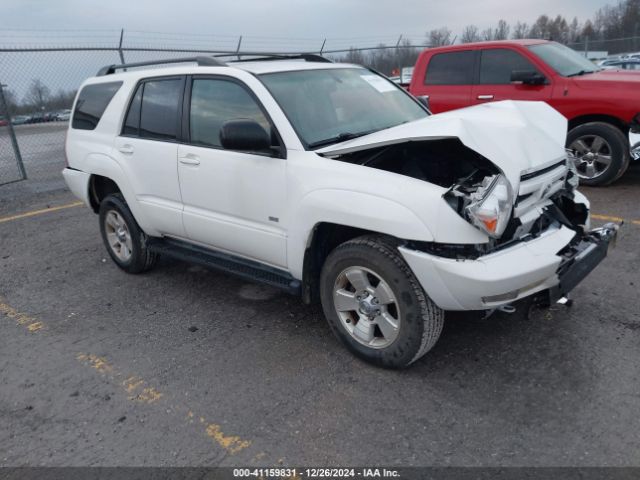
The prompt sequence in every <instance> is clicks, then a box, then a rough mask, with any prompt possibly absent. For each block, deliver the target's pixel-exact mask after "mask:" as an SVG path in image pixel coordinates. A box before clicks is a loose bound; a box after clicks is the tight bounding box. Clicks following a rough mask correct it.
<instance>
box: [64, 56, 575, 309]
mask: <svg viewBox="0 0 640 480" xmlns="http://www.w3.org/2000/svg"><path fill="white" fill-rule="evenodd" d="M292 65H293V66H292ZM239 67H241V68H242V69H241V68H232V67H171V68H163V69H162V70H161V72H160V73H157V75H160V74H161V75H167V76H168V75H187V74H196V73H197V74H199V75H202V74H216V75H227V76H230V77H234V78H236V79H238V80H241V81H242V82H244V83H245V84H246V86H247V87H248V88H250V89H251V90H252V91H253V93H254V94H255V96H256V97H257V98H258V99H259V101H260V102H261V103H262V105H263V106H264V108H265V109H266V110H267V111H268V113H269V116H270V117H271V119H272V121H273V123H274V125H275V127H276V129H277V130H278V132H279V134H280V137H281V138H282V140H283V142H284V144H285V147H286V152H287V158H286V159H280V158H269V157H265V156H260V155H252V154H247V153H241V152H229V151H225V150H222V149H211V148H204V147H196V146H191V145H182V144H177V143H167V142H160V141H153V140H142V139H133V138H130V137H122V136H120V135H119V132H120V130H121V125H122V122H123V118H124V115H125V112H126V109H127V105H128V101H129V98H130V97H131V95H132V92H133V90H134V88H135V86H136V84H137V82H138V81H139V80H140V79H141V78H145V77H149V76H152V74H151V73H150V72H149V71H143V72H141V71H130V72H125V73H122V74H117V75H109V76H108V77H107V78H105V77H98V78H93V79H90V80H88V81H87V82H85V84H90V83H96V82H104V81H116V80H117V81H122V82H123V86H122V87H121V88H120V90H119V91H118V92H117V93H116V95H115V97H114V98H113V100H112V101H111V103H110V104H109V106H108V107H107V109H106V111H105V112H104V115H103V117H102V119H101V121H100V123H99V124H98V127H97V128H96V129H95V130H93V131H83V130H74V129H73V128H70V130H69V135H68V140H67V156H68V160H69V165H70V167H71V168H72V169H74V170H69V169H66V170H65V173H64V175H65V179H66V180H67V183H68V185H69V187H70V188H71V190H72V191H73V193H74V194H75V195H76V196H78V197H79V198H81V199H82V200H83V201H84V202H85V203H88V197H87V192H88V185H89V176H90V174H95V175H102V176H105V177H108V178H110V179H112V180H113V181H114V182H116V184H117V185H118V186H119V188H120V190H121V191H122V194H123V196H124V197H125V200H126V201H127V203H128V205H129V207H130V208H131V211H132V213H133V214H134V216H135V218H136V220H137V221H138V223H139V225H140V226H141V228H142V229H143V230H144V231H145V232H146V233H147V234H148V235H150V236H162V235H167V236H173V237H178V238H182V239H187V240H191V241H193V242H194V243H198V244H200V245H206V246H210V247H212V248H215V249H220V250H224V251H227V252H231V253H235V254H238V255H239V256H242V257H246V258H251V259H254V260H257V261H260V262H263V263H265V264H269V265H272V266H276V267H279V268H282V269H284V270H286V271H288V272H290V273H291V274H292V275H293V277H294V278H296V279H302V276H303V273H304V272H303V262H304V255H305V250H306V248H307V247H308V245H309V241H310V238H311V236H312V234H313V231H314V228H315V227H316V226H317V225H318V224H320V223H323V222H328V223H334V224H339V225H345V226H350V227H356V228H361V229H364V230H368V231H372V232H378V233H383V234H387V235H391V236H393V237H396V238H399V239H404V240H413V241H423V242H439V243H452V244H484V243H487V242H488V241H489V238H488V236H487V235H486V234H485V233H483V232H482V231H480V230H479V229H478V228H476V227H474V226H472V225H471V224H470V223H469V222H467V221H466V220H465V219H463V218H462V217H461V216H460V215H458V214H457V213H456V212H455V211H454V210H453V209H452V208H451V207H450V206H449V205H448V204H447V203H446V202H445V201H444V200H443V198H442V196H443V194H444V193H445V192H446V191H447V189H445V188H442V187H439V186H437V185H434V184H431V183H428V182H425V181H421V180H417V179H414V178H410V177H407V176H403V175H400V174H395V173H390V172H387V171H383V170H379V169H374V168H369V167H364V166H361V165H357V164H351V163H347V162H342V161H338V160H332V159H331V158H325V157H327V156H328V157H331V156H335V155H338V154H342V153H347V152H352V151H356V150H361V149H365V148H373V147H376V146H382V145H389V144H393V143H399V142H403V141H416V140H430V139H438V138H459V139H460V140H461V141H462V142H463V143H464V144H465V145H466V146H467V147H468V148H470V149H472V150H475V151H476V152H478V153H480V154H481V155H483V156H484V157H486V158H487V159H489V160H490V161H491V162H493V163H494V164H495V165H496V166H498V167H499V168H500V169H501V170H502V171H503V172H504V174H505V176H506V177H507V178H508V179H509V181H510V182H511V184H512V186H513V189H514V191H515V192H517V191H518V189H519V184H520V177H521V175H522V174H523V173H527V172H530V171H532V170H537V169H540V168H543V167H544V166H545V165H551V164H553V163H554V162H558V161H559V160H560V159H562V158H564V155H565V151H564V148H563V147H564V137H565V134H566V120H565V119H564V118H563V117H562V116H561V115H559V114H558V113H557V112H555V111H554V110H553V109H551V108H550V107H548V106H547V105H546V104H544V103H533V102H526V103H525V102H497V103H490V104H485V105H481V106H477V107H471V108H467V109H463V110H459V111H454V112H450V113H445V114H440V115H434V116H432V117H429V118H426V119H424V120H419V121H415V122H411V123H407V124H404V125H400V126H398V127H394V128H390V129H387V130H383V131H379V132H377V133H374V134H371V135H367V136H364V137H361V138H358V139H355V140H350V141H346V142H342V143H340V144H337V145H332V146H330V147H327V148H324V149H321V150H319V151H318V153H321V154H323V155H324V156H321V155H319V154H318V153H317V152H314V151H306V150H305V149H304V148H303V145H302V143H301V141H300V140H299V138H298V137H297V135H296V133H295V131H294V129H293V128H292V126H291V125H290V124H289V122H288V120H287V118H286V116H285V114H284V113H283V111H282V110H281V109H280V107H279V106H278V104H277V103H276V102H275V100H274V99H273V98H272V97H271V95H270V94H269V92H268V91H267V90H266V89H265V88H264V86H263V85H262V83H261V82H260V81H259V80H258V79H257V78H255V76H254V75H252V74H251V73H249V72H247V71H245V70H249V71H251V72H254V73H261V72H264V71H276V70H292V69H312V68H345V67H347V66H345V65H336V64H333V65H332V64H314V63H303V62H285V61H283V62H256V63H255V64H245V65H240V66H239ZM348 67H352V66H348ZM128 147H131V148H128ZM121 150H133V153H122V151H121ZM189 157H191V158H192V159H193V158H196V159H197V161H198V162H199V163H198V162H185V163H183V162H182V161H181V159H184V158H189ZM76 170H77V171H78V172H77V173H75V171H76ZM532 188H533V187H532ZM579 198H580V199H581V200H580V201H582V199H583V198H584V197H582V196H580V197H579ZM584 202H586V200H585V201H584ZM584 202H583V203H584ZM573 233H574V232H573V231H571V230H569V229H567V228H562V229H560V230H556V231H553V232H549V233H548V234H547V235H545V236H543V237H540V238H539V239H537V240H536V242H535V244H534V243H533V242H530V244H526V245H523V244H519V245H517V246H514V247H510V248H506V249H504V250H502V251H501V252H499V253H496V254H493V255H489V256H487V257H482V258H480V259H478V260H475V261H462V262H460V261H455V260H449V259H445V258H441V257H435V256H433V255H429V254H426V253H422V252H418V251H415V250H411V249H408V248H402V249H401V252H402V255H403V256H404V258H405V259H406V261H407V263H408V264H409V266H410V267H411V268H412V270H413V271H414V273H415V274H416V276H417V278H418V279H419V280H420V283H421V284H422V286H423V288H424V289H425V291H426V292H427V294H428V295H429V296H430V297H431V298H433V299H434V301H435V302H436V303H437V304H438V305H439V306H441V307H442V308H446V309H456V310H457V309H477V308H489V307H493V306H495V304H486V303H483V302H482V297H483V296H492V295H499V294H504V293H506V292H507V291H510V290H513V289H517V288H522V287H526V286H527V285H529V286H530V285H532V284H534V283H535V286H534V287H531V288H529V289H528V290H523V292H522V294H519V296H523V295H526V294H530V293H532V292H533V291H536V289H542V288H548V287H549V286H552V285H553V284H554V281H557V279H555V273H554V272H555V268H556V267H557V265H558V263H559V261H560V260H559V257H557V256H556V253H557V252H558V250H560V249H561V248H562V247H563V246H564V245H566V244H567V243H568V242H569V240H570V238H571V236H572V235H573ZM505 289H507V290H505ZM498 303H500V302H498ZM502 303H508V302H506V301H505V302H502Z"/></svg>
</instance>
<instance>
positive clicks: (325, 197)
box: [287, 189, 433, 279]
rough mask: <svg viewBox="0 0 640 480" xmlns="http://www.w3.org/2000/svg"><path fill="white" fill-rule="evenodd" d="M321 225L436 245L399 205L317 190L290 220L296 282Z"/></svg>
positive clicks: (367, 196)
mask: <svg viewBox="0 0 640 480" xmlns="http://www.w3.org/2000/svg"><path fill="white" fill-rule="evenodd" d="M322 222H327V223H335V224H338V225H345V226H349V227H354V228H361V229H364V230H370V231H373V232H377V233H384V234H386V235H391V236H393V237H397V238H402V239H407V240H421V241H425V242H431V241H433V235H432V233H431V231H430V230H429V229H428V228H427V226H426V225H425V224H424V222H422V221H421V220H420V218H419V217H418V216H417V215H416V214H415V213H414V212H413V211H412V210H411V209H409V208H408V207H406V206H404V205H402V204H400V203H397V202H395V201H393V200H389V199H387V198H382V197H378V196H375V195H371V194H368V193H362V192H353V191H349V190H339V189H322V190H315V191H313V192H310V193H308V194H307V195H305V196H304V197H303V198H302V200H301V201H300V202H299V203H298V205H297V208H296V211H295V214H294V215H293V217H292V218H291V225H292V228H291V230H290V231H289V240H288V243H287V257H288V264H289V269H290V271H291V274H292V275H293V276H294V277H295V278H298V279H300V278H302V271H303V260H304V253H305V250H306V248H307V245H308V242H309V239H310V238H311V234H312V232H313V229H314V227H315V226H316V225H317V224H319V223H322Z"/></svg>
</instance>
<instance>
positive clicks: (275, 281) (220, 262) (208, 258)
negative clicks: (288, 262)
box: [148, 238, 302, 295]
mask: <svg viewBox="0 0 640 480" xmlns="http://www.w3.org/2000/svg"><path fill="white" fill-rule="evenodd" d="M148 246H149V249H150V250H151V251H152V252H155V253H158V254H160V255H166V256H168V257H173V258H176V259H178V260H184V261H186V262H189V263H196V264H198V265H202V266H203V267H207V268H212V269H214V270H220V271H222V272H226V273H231V274H234V275H236V276H238V277H242V278H245V279H247V280H251V281H254V282H259V283H264V284H266V285H271V286H272V287H276V288H281V289H283V290H285V291H286V292H287V293H290V294H291V295H300V294H301V292H302V290H301V282H300V280H296V279H295V278H293V277H292V276H291V274H290V273H288V272H285V271H283V270H279V269H277V268H274V267H270V266H268V265H263V264H261V263H258V262H254V261H252V260H247V259H246V258H240V257H237V256H235V255H231V254H228V253H223V252H219V251H216V250H210V249H208V248H204V247H200V246H198V245H193V244H191V243H187V242H183V241H180V240H175V239H170V238H151V239H149V243H148Z"/></svg>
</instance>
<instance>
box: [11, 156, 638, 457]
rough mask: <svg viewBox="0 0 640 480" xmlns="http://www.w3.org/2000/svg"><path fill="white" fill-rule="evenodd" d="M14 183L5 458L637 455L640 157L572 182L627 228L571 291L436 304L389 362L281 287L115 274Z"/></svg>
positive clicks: (61, 212)
mask: <svg viewBox="0 0 640 480" xmlns="http://www.w3.org/2000/svg"><path fill="white" fill-rule="evenodd" d="M16 185H20V184H16ZM22 185H23V186H24V187H23V189H22V190H19V189H18V187H14V189H13V190H5V188H6V187H8V186H6V187H0V200H1V201H0V246H1V248H0V465H1V466H16V465H43V466H61V465H92V466H95V465H104V466H113V465H127V466H133V465H136V466H139V465H155V466H166V465H172V466H178V465H222V466H229V465H265V466H267V465H268V466H272V465H316V466H326V465H331V466H345V465H360V466H371V465H387V466H401V465H402V466H413V465H416V466H424V465H441V466H443V465H456V466H628V465H635V466H638V465H640V416H639V415H638V412H639V411H640V296H639V295H638V285H640V274H639V273H638V272H639V271H640V256H639V254H638V248H639V247H638V245H639V244H640V206H639V204H638V191H639V189H640V168H639V167H634V168H632V169H631V171H630V172H629V173H628V174H627V175H626V176H625V177H623V179H622V180H621V181H619V182H618V183H616V184H615V185H614V186H611V187H608V188H604V189H583V191H584V192H585V193H586V194H587V195H588V196H589V197H590V198H591V200H592V202H593V212H594V213H595V214H597V215H599V216H598V217H597V218H596V220H594V224H601V223H604V222H605V221H607V220H608V219H609V217H621V218H624V219H626V220H627V224H626V225H625V226H624V227H623V228H622V230H621V233H620V236H619V241H618V245H617V247H616V249H615V250H613V251H612V252H611V253H610V255H609V257H608V258H607V259H606V260H605V262H604V263H603V264H602V265H601V266H599V267H598V268H597V269H596V270H595V271H594V272H593V273H592V274H591V275H590V276H589V277H588V278H587V279H586V280H585V281H584V282H583V283H582V284H581V285H580V286H578V287H577V289H576V290H575V291H574V293H573V295H572V298H573V299H574V300H575V303H574V305H573V307H571V308H567V307H563V306H554V307H552V308H551V309H548V310H533V311H531V312H530V314H529V315H527V309H526V308H525V305H520V308H519V310H518V311H517V312H516V313H515V314H512V315H505V314H496V315H494V316H493V317H491V318H489V319H485V320H481V319H479V318H477V317H476V316H475V315H471V314H457V315H449V316H448V317H447V321H446V325H445V330H444V332H443V335H442V337H441V340H440V342H439V343H438V344H437V345H436V347H435V348H434V349H433V350H432V351H431V352H430V353H428V354H427V355H426V356H425V357H424V358H423V359H421V360H420V361H419V362H417V363H416V364H415V365H414V366H413V367H412V368H410V369H407V370H404V371H389V370H382V369H378V368H375V367H372V366H369V365H368V364H366V363H363V362H362V361H359V360H357V359H355V358H354V357H352V356H351V355H350V354H349V353H348V352H347V351H346V350H345V349H344V348H342V347H341V346H340V345H339V344H338V342H337V340H335V339H334V337H333V336H332V335H331V333H330V331H329V328H328V326H327V325H326V323H325V320H324V318H323V316H322V313H321V310H320V308H318V307H309V306H305V305H303V304H302V303H301V302H300V301H299V300H298V299H297V298H295V297H289V296H287V295H285V294H281V293H279V292H278V291H276V290H272V289H270V288H266V287H263V286H259V285H254V284H250V283H246V282H245V281H242V280H238V279H236V278H233V277H229V276H226V275H223V274H219V273H216V272H211V271H207V270H204V269H202V268H200V267H195V266H191V265H188V264H185V263H181V262H178V261H174V260H169V259H161V261H160V262H159V264H158V265H157V267H156V268H155V269H154V270H153V271H151V272H149V273H147V274H144V275H138V276H134V275H127V274H125V273H123V272H121V271H120V270H119V269H118V268H117V267H116V266H115V265H114V264H113V263H112V262H111V260H110V259H109V258H108V256H107V253H106V251H105V249H104V247H103V245H102V243H101V240H100V236H99V229H98V222H97V218H96V216H95V215H94V214H93V213H92V212H90V211H89V210H88V209H86V208H84V207H77V206H69V204H72V202H74V201H75V199H74V198H73V197H72V196H71V195H70V194H69V193H68V192H66V191H64V190H55V189H49V190H46V191H42V192H40V193H39V194H38V195H32V194H31V191H30V190H29V189H30V188H31V187H29V185H26V184H22ZM5 192H7V193H5ZM20 192H23V193H22V194H20ZM25 192H26V193H25ZM59 206H63V207H65V208H60V209H57V210H53V209H52V210H50V211H47V212H44V213H42V212H40V213H38V210H40V209H43V208H47V207H59ZM34 211H35V212H36V213H35V214H34V215H31V216H26V217H18V218H13V219H9V218H10V217H13V216H15V215H17V214H23V213H26V212H34ZM633 221H635V223H634V222H633Z"/></svg>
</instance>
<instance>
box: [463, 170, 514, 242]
mask: <svg viewBox="0 0 640 480" xmlns="http://www.w3.org/2000/svg"><path fill="white" fill-rule="evenodd" d="M470 200H471V203H469V204H468V205H467V206H466V208H465V210H466V214H467V216H468V218H469V220H470V221H471V223H472V224H473V225H475V226H476V227H478V228H480V229H481V230H483V231H484V232H486V233H487V234H489V236H491V237H494V238H498V237H500V235H502V234H503V233H504V230H505V228H507V224H508V223H509V218H510V217H511V210H512V209H513V192H512V190H511V184H510V183H509V181H508V180H507V179H506V178H505V177H504V176H503V175H491V176H489V177H485V178H484V179H483V180H482V184H481V185H480V187H479V188H478V189H477V190H476V191H475V192H474V193H472V194H471V197H470Z"/></svg>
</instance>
